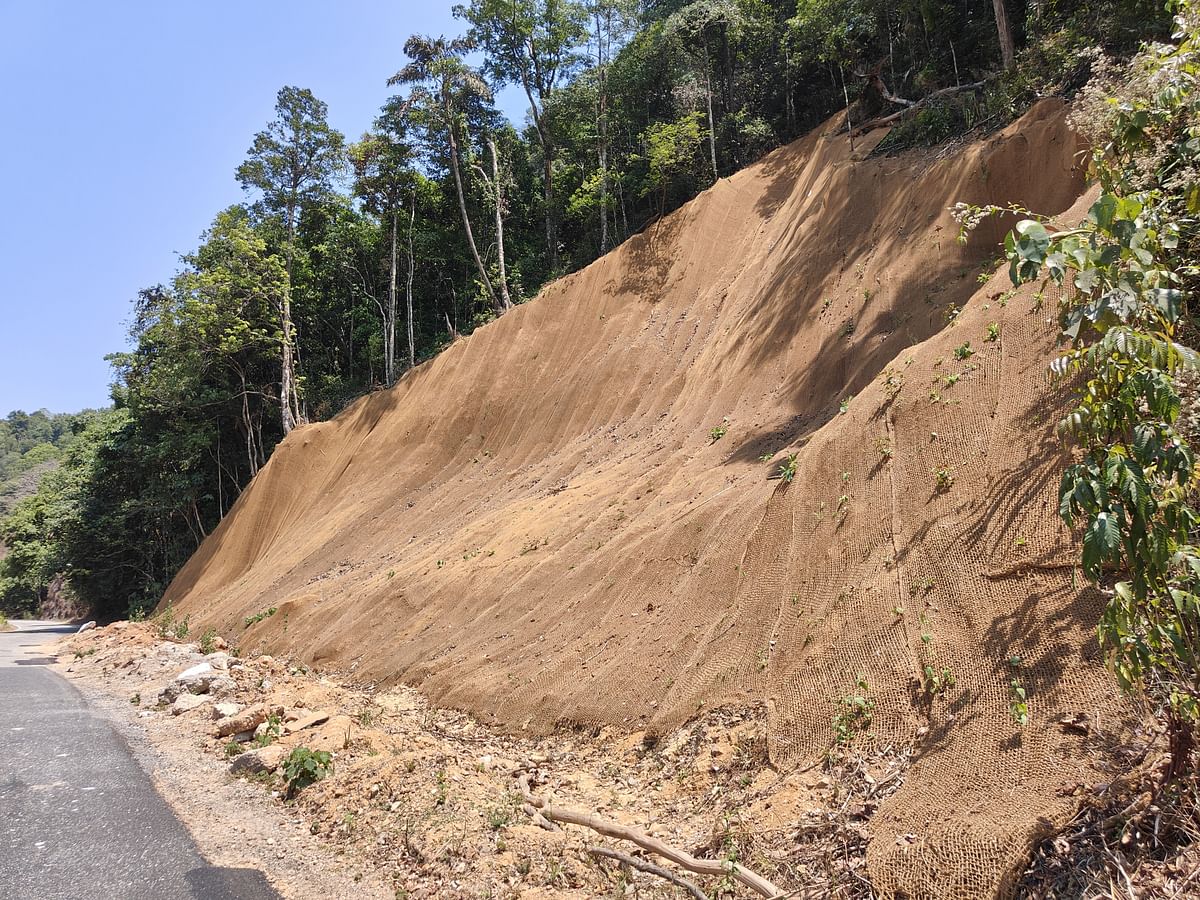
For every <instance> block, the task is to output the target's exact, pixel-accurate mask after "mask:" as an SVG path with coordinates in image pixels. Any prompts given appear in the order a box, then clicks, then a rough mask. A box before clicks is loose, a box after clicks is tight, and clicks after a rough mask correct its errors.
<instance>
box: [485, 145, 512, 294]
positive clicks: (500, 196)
mask: <svg viewBox="0 0 1200 900" xmlns="http://www.w3.org/2000/svg"><path fill="white" fill-rule="evenodd" d="M488 152H489V153H491V155H492V189H493V190H494V191H495V192H496V257H497V260H498V262H499V267H500V299H501V301H502V302H503V306H501V307H500V310H499V311H500V312H501V313H504V312H507V311H508V310H510V309H512V299H511V298H510V297H509V296H508V272H507V270H506V269H505V265H504V185H503V184H501V183H500V163H499V160H498V158H497V153H496V142H495V141H494V140H492V139H491V138H488Z"/></svg>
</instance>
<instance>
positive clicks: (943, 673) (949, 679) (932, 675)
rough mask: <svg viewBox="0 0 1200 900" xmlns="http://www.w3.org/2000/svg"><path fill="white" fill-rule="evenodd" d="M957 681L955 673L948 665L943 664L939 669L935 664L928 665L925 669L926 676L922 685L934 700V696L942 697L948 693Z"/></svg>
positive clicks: (927, 695) (926, 693)
mask: <svg viewBox="0 0 1200 900" xmlns="http://www.w3.org/2000/svg"><path fill="white" fill-rule="evenodd" d="M956 683H957V682H956V681H955V678H954V673H953V672H951V671H950V670H949V669H947V668H946V667H944V666H943V667H942V669H941V670H940V671H939V670H938V669H936V668H934V667H933V666H929V665H927V666H926V667H925V671H924V678H923V679H922V681H921V687H922V688H923V689H924V691H925V696H926V697H928V698H929V699H930V700H932V699H933V698H934V697H940V696H941V695H942V694H944V693H946V691H948V690H950V688H952V687H954V685H955V684H956Z"/></svg>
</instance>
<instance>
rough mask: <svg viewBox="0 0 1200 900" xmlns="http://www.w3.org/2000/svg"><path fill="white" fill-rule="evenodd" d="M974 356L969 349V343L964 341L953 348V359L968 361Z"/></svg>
mask: <svg viewBox="0 0 1200 900" xmlns="http://www.w3.org/2000/svg"><path fill="white" fill-rule="evenodd" d="M974 355H975V351H974V350H972V349H971V342H970V341H964V342H963V343H961V344H959V345H958V346H957V347H955V348H954V358H955V359H957V360H960V361H961V360H964V359H970V358H971V357H972V356H974Z"/></svg>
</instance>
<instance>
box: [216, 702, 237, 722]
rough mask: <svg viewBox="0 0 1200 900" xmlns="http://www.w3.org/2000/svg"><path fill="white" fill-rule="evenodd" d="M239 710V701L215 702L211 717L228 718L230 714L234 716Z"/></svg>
mask: <svg viewBox="0 0 1200 900" xmlns="http://www.w3.org/2000/svg"><path fill="white" fill-rule="evenodd" d="M241 711H242V706H241V704H240V703H230V702H228V701H226V702H224V703H217V704H215V705H214V706H213V718H214V719H228V718H229V717H230V716H236V715H237V714H238V713H240V712H241Z"/></svg>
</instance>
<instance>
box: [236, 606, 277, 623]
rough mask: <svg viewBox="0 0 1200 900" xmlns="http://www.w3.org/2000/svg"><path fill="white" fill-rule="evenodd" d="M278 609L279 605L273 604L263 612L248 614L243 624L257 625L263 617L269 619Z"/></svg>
mask: <svg viewBox="0 0 1200 900" xmlns="http://www.w3.org/2000/svg"><path fill="white" fill-rule="evenodd" d="M278 611H279V610H278V608H277V607H274V606H272V607H270V608H269V609H264V610H263V611H262V612H256V613H255V614H254V615H252V616H246V620H245V621H244V622H243V623H242V624H243V626H244V627H246V628H249V627H250V626H251V625H257V624H258V623H259V622H261V621H262V620H263V619H269V618H270V617H271V616H273V615H275V613H277V612H278Z"/></svg>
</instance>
